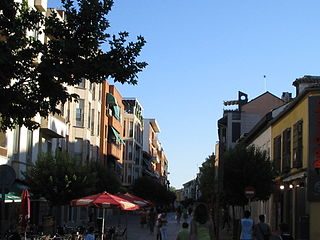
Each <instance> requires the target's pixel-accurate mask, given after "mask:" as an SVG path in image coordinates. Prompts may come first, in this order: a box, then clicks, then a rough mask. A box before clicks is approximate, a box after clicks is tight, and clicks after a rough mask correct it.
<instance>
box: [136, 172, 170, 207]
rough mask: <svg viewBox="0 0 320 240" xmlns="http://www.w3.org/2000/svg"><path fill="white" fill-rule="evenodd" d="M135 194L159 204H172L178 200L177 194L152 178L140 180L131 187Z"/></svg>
mask: <svg viewBox="0 0 320 240" xmlns="http://www.w3.org/2000/svg"><path fill="white" fill-rule="evenodd" d="M131 191H132V193H133V194H135V195H137V196H139V197H141V198H144V199H147V200H150V201H152V202H154V203H157V204H170V203H173V201H174V200H175V199H176V194H175V193H174V192H172V191H170V190H168V189H167V188H166V187H165V186H163V185H162V184H160V183H159V182H157V181H156V180H155V179H153V178H150V177H141V178H138V179H137V180H136V181H135V183H134V184H133V185H132V186H131Z"/></svg>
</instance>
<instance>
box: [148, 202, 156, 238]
mask: <svg viewBox="0 0 320 240" xmlns="http://www.w3.org/2000/svg"><path fill="white" fill-rule="evenodd" d="M156 220H157V213H156V212H155V210H154V208H153V207H152V208H150V210H149V213H148V224H149V229H150V233H151V234H153V232H154V225H155V223H156Z"/></svg>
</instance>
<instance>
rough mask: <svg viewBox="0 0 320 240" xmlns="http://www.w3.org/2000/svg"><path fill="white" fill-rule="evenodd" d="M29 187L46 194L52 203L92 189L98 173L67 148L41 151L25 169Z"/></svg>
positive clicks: (61, 201)
mask: <svg viewBox="0 0 320 240" xmlns="http://www.w3.org/2000/svg"><path fill="white" fill-rule="evenodd" d="M23 174H24V176H25V182H26V184H27V185H28V186H29V187H30V191H31V192H32V193H33V194H34V195H36V196H42V197H45V198H46V199H47V200H48V201H49V202H50V203H51V205H52V206H57V205H63V204H68V203H69V202H70V200H72V199H75V198H78V197H81V196H84V195H86V194H90V193H93V192H94V191H95V184H96V178H97V174H96V172H92V171H90V169H89V168H88V167H87V166H84V165H82V164H81V161H79V159H78V158H74V157H72V156H70V155H69V154H68V153H66V152H60V151H57V152H56V153H55V155H52V154H50V153H45V154H41V155H40V156H39V158H38V160H37V161H36V162H35V164H34V165H33V166H31V167H28V169H27V171H26V172H24V173H23Z"/></svg>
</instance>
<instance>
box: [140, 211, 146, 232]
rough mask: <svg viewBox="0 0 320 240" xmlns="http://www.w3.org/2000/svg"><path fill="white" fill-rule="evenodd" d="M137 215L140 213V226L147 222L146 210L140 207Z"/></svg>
mask: <svg viewBox="0 0 320 240" xmlns="http://www.w3.org/2000/svg"><path fill="white" fill-rule="evenodd" d="M139 215H140V225H141V228H143V227H144V225H145V224H146V223H147V214H146V211H145V210H144V209H142V210H141V212H140V213H139Z"/></svg>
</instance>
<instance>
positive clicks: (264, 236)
mask: <svg viewBox="0 0 320 240" xmlns="http://www.w3.org/2000/svg"><path fill="white" fill-rule="evenodd" d="M259 220H260V222H258V223H257V224H256V225H255V226H254V229H253V234H254V237H255V239H256V240H269V238H270V235H271V230H270V226H269V224H267V223H265V216H264V215H259Z"/></svg>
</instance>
